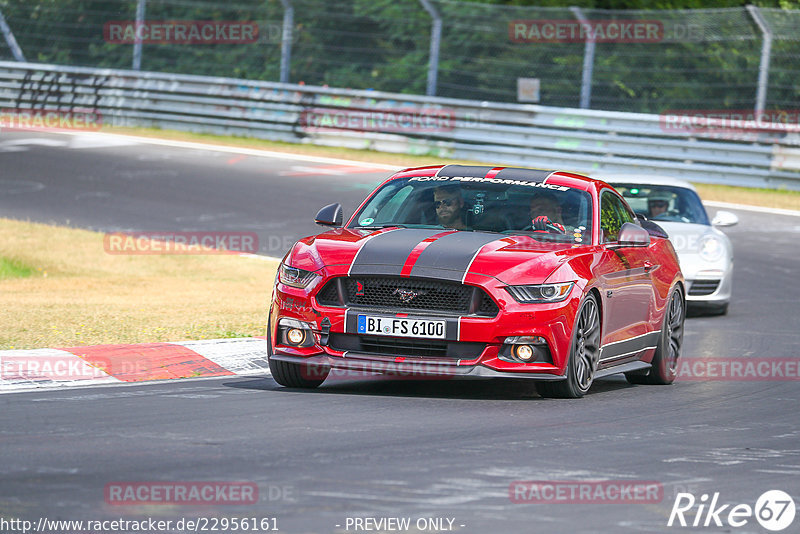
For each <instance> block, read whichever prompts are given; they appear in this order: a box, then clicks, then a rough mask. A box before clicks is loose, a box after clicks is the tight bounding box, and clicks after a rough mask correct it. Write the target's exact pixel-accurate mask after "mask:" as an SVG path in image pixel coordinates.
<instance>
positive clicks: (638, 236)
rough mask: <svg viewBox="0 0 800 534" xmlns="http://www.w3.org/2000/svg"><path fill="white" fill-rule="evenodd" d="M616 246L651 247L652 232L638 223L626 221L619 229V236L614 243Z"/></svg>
mask: <svg viewBox="0 0 800 534" xmlns="http://www.w3.org/2000/svg"><path fill="white" fill-rule="evenodd" d="M614 245H615V246H616V248H620V247H649V246H650V233H648V231H647V230H645V229H644V228H642V227H641V226H639V225H637V224H633V223H630V222H626V223H625V224H623V225H622V228H620V229H619V238H618V239H617V242H616V243H614Z"/></svg>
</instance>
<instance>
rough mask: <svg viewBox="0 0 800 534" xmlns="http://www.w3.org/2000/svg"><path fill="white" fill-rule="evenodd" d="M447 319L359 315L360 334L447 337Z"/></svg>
mask: <svg viewBox="0 0 800 534" xmlns="http://www.w3.org/2000/svg"><path fill="white" fill-rule="evenodd" d="M445 324H446V321H435V320H429V319H406V318H399V317H375V316H372V315H359V316H358V333H359V334H378V335H382V336H398V337H424V338H434V339H444V338H445Z"/></svg>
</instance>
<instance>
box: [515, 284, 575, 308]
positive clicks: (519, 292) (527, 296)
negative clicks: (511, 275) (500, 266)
mask: <svg viewBox="0 0 800 534" xmlns="http://www.w3.org/2000/svg"><path fill="white" fill-rule="evenodd" d="M574 285H575V282H563V283H560V284H538V285H530V286H506V291H508V292H509V293H510V294H511V296H512V297H514V300H516V301H517V302H521V303H523V304H535V303H547V302H561V301H562V300H565V299H566V298H567V297H568V296H569V292H570V291H571V290H572V286H574Z"/></svg>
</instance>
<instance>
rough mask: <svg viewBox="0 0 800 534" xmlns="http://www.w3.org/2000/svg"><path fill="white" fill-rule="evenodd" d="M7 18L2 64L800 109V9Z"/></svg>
mask: <svg viewBox="0 0 800 534" xmlns="http://www.w3.org/2000/svg"><path fill="white" fill-rule="evenodd" d="M0 13H2V14H3V15H4V16H5V23H6V24H5V25H4V24H3V21H2V20H0V29H3V28H5V29H6V30H8V31H4V32H3V34H4V36H5V37H6V39H0V59H6V60H21V59H22V58H24V59H26V60H28V61H35V62H47V63H55V64H63V65H75V66H92V67H109V68H125V69H129V68H133V69H134V70H138V69H141V70H144V71H158V72H176V73H183V74H199V75H211V76H227V77H235V78H244V79H248V80H262V81H282V82H291V83H305V84H309V85H321V86H324V85H327V86H331V87H346V88H352V89H365V90H366V89H373V90H379V91H387V92H398V93H405V94H428V95H436V96H442V97H451V98H467V99H472V100H487V101H491V102H506V103H516V102H520V101H521V100H520V99H521V98H522V99H528V101H531V102H536V103H539V104H542V105H548V106H559V107H581V108H589V109H602V110H618V111H633V112H647V113H662V112H665V111H667V110H670V109H682V110H686V109H704V110H744V109H755V108H761V109H763V108H767V109H784V110H793V109H798V108H800V82H799V81H798V80H799V79H800V77H798V76H797V72H798V62H799V60H800V11H790V10H782V9H773V8H758V9H757V8H754V7H752V6H751V7H748V8H728V9H701V10H681V11H664V10H638V11H631V10H625V11H623V10H598V9H578V8H545V7H530V6H528V7H520V6H501V5H494V4H481V3H475V2H465V1H453V0H233V1H231V2H225V3H220V2H216V1H207V0H107V1H104V2H85V1H83V0H59V1H58V2H53V1H52V0H0ZM137 20H139V21H140V22H141V24H142V25H141V26H140V27H144V28H145V29H147V30H150V29H152V27H151V25H152V24H157V23H159V22H162V23H163V22H165V21H229V22H230V21H240V22H241V21H245V22H246V21H249V22H252V23H254V24H255V25H257V27H258V30H259V31H258V35H257V38H256V39H255V40H247V39H240V40H239V41H236V40H235V39H234V40H228V41H224V40H220V39H218V38H215V37H219V36H218V35H215V36H214V37H212V38H210V39H200V40H195V41H186V40H183V41H181V40H180V39H161V40H158V39H155V40H154V39H149V40H148V39H145V41H144V42H143V43H142V42H139V43H138V44H137V43H136V42H134V41H133V40H129V41H124V39H123V40H120V39H114V38H113V36H111V35H110V32H109V25H111V24H114V23H116V24H118V26H117V28H120V27H124V28H127V29H130V28H131V27H133V28H134V29H136V28H137V27H136V26H135V21H137ZM581 21H583V22H581ZM125 24H127V26H125ZM581 30H586V31H584V33H583V34H582V33H581ZM640 30H641V31H640ZM651 30H652V31H651ZM12 36H13V37H12ZM139 37H142V35H139ZM148 37H149V35H148ZM590 37H591V38H590ZM14 43H16V45H15V44H14Z"/></svg>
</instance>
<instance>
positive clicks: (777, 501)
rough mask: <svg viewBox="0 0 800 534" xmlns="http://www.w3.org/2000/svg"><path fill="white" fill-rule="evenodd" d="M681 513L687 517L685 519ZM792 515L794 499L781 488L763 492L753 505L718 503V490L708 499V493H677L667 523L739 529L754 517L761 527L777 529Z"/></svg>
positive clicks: (789, 523) (774, 530)
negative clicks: (697, 494)
mask: <svg viewBox="0 0 800 534" xmlns="http://www.w3.org/2000/svg"><path fill="white" fill-rule="evenodd" d="M684 514H685V515H688V516H689V518H688V520H687V518H686V517H685V515H684ZM692 515H694V518H693V519H692V517H691V516H692ZM794 515H795V505H794V500H793V499H792V497H791V496H790V495H789V494H788V493H786V492H785V491H781V490H769V491H765V492H764V493H762V494H761V496H760V497H759V498H758V499H757V500H756V503H755V506H750V505H749V504H744V503H742V504H735V505H732V504H720V502H719V492H716V493H714V495H713V496H711V500H710V501H709V496H708V494H707V493H704V494H703V495H701V496H700V498H699V499H697V498H696V497H695V496H694V495H693V494H691V493H678V494H677V495H676V496H675V502H674V503H673V505H672V512H670V514H669V521H667V526H668V527H671V526H673V525H675V526H681V527H687V526H692V527H722V526H727V527H734V528H740V527H743V526H745V525H747V524H748V523H750V521H751V520H752V519H753V518H755V520H756V521H758V523H759V524H760V525H761V526H762V527H763V528H765V529H767V530H770V531H772V532H779V531H781V530H785V529H787V528H788V527H789V526H790V525H791V524H792V522H794Z"/></svg>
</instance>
